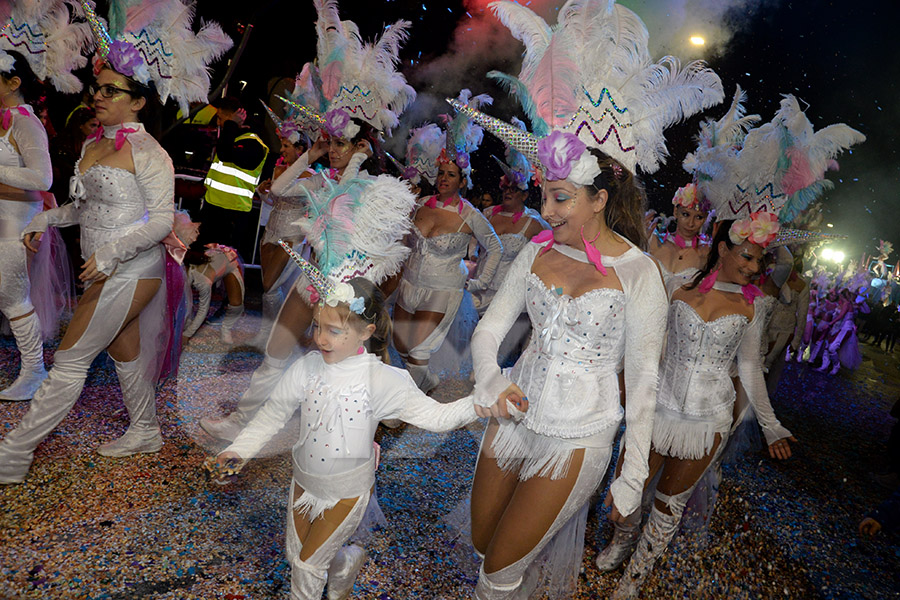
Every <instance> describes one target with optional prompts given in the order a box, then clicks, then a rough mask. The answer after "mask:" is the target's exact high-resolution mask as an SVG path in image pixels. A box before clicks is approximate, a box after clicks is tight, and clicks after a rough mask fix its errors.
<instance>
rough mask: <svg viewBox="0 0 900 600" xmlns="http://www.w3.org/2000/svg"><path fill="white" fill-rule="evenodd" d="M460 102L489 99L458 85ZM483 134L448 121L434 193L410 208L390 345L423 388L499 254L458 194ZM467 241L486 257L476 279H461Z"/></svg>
mask: <svg viewBox="0 0 900 600" xmlns="http://www.w3.org/2000/svg"><path fill="white" fill-rule="evenodd" d="M459 100H460V101H461V102H462V103H463V104H465V103H467V102H472V104H473V106H475V107H478V106H480V105H482V104H490V103H491V98H490V96H487V95H484V94H482V95H480V96H474V97H473V96H472V94H471V92H470V91H469V90H462V91H461V92H460V94H459ZM483 135H484V133H483V130H482V128H481V127H480V126H478V125H477V124H476V123H474V122H473V121H471V120H470V119H469V118H468V117H466V116H464V115H456V116H455V117H453V118H452V119H450V120H449V122H448V123H447V127H446V137H445V140H446V144H445V147H444V150H443V151H442V152H441V155H440V156H439V157H438V160H437V163H438V174H437V179H436V182H437V194H435V195H434V196H431V197H430V198H423V199H421V201H420V203H419V206H418V207H417V209H416V214H415V217H414V219H413V225H414V227H413V235H412V237H413V242H412V245H413V246H414V248H413V252H412V254H411V255H410V257H409V261H408V262H407V264H406V266H405V267H404V269H403V278H402V279H401V280H400V285H399V287H398V289H397V303H396V305H395V306H394V347H395V348H396V349H397V352H398V353H399V354H400V356H401V357H403V360H404V361H405V362H406V369H407V370H408V371H409V373H410V375H412V378H413V381H415V382H416V383H417V384H418V385H419V387H420V388H421V389H422V390H423V391H425V392H427V391H430V390H431V389H432V388H434V386H436V385H437V384H438V382H439V378H438V376H437V375H435V373H434V372H432V371H431V370H430V369H429V368H428V364H429V361H430V359H431V355H432V354H434V353H435V352H436V351H437V350H438V349H439V348H440V347H441V344H442V343H443V341H444V338H445V337H446V336H447V333H448V331H449V330H450V326H451V325H452V323H453V321H454V319H455V318H456V313H457V310H459V307H460V303H461V302H462V300H463V294H464V293H465V291H466V290H469V291H470V292H473V293H474V292H476V291H479V290H484V289H486V288H487V287H488V286H489V284H490V282H491V280H492V278H493V277H494V273H495V272H496V270H497V266H498V265H499V263H500V259H501V256H502V253H503V246H502V244H501V243H500V239H499V238H498V237H497V234H496V233H495V232H494V229H493V227H491V224H490V223H489V222H488V220H487V219H486V218H485V216H484V215H483V214H481V213H480V212H479V211H478V210H477V209H475V207H474V206H472V205H471V204H470V203H469V201H467V200H466V199H464V198H463V197H462V196H461V195H460V194H461V192H462V191H463V190H466V189H469V188H471V187H472V179H471V172H472V165H471V161H470V155H471V153H472V152H474V151H475V150H477V149H478V146H479V145H480V144H481V140H482V137H483ZM473 238H474V239H476V240H477V241H478V243H479V244H481V245H482V246H483V247H484V248H486V253H487V254H486V256H485V263H484V266H483V268H482V270H481V273H480V274H479V276H478V277H477V278H475V279H469V280H468V281H467V280H466V277H467V275H468V271H467V269H466V267H465V265H464V264H463V259H464V258H465V257H466V254H467V253H468V249H469V242H470V241H471V240H472V239H473Z"/></svg>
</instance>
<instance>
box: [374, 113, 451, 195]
mask: <svg viewBox="0 0 900 600" xmlns="http://www.w3.org/2000/svg"><path fill="white" fill-rule="evenodd" d="M444 143H445V135H444V132H443V131H441V128H440V127H439V126H438V125H435V124H434V123H426V124H425V125H422V126H421V127H416V128H415V129H412V130H411V131H410V132H409V140H407V142H406V164H405V165H404V164H402V163H400V162H399V161H396V164H397V168H398V169H400V172H401V174H402V176H403V178H404V179H406V180H407V181H409V182H410V183H412V184H413V185H418V184H419V182H420V181H421V180H422V179H423V178H424V179H425V181H427V182H428V183H430V184H431V185H434V182H435V180H436V179H437V174H438V162H437V161H438V157H439V156H440V154H441V152H442V151H443V150H444ZM388 156H390V155H388ZM391 158H392V159H393V157H391ZM394 160H396V159H394Z"/></svg>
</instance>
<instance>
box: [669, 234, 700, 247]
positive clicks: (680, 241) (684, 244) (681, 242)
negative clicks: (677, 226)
mask: <svg viewBox="0 0 900 600" xmlns="http://www.w3.org/2000/svg"><path fill="white" fill-rule="evenodd" d="M698 237H699V236H696V235H695V236H694V237H693V239H692V240H691V248H696V247H697V243H698V242H699V240H698V239H697V238H698ZM674 241H675V245H676V246H678V247H679V248H681V249H682V250H684V249H685V248H687V242H686V241H684V238H683V237H681V234H680V233H678V232H677V231H676V232H675V238H674Z"/></svg>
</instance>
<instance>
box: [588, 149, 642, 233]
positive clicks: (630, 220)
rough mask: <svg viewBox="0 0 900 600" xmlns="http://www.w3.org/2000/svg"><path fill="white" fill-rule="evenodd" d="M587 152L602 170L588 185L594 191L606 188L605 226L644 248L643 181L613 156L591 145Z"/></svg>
mask: <svg viewBox="0 0 900 600" xmlns="http://www.w3.org/2000/svg"><path fill="white" fill-rule="evenodd" d="M590 153H591V154H592V155H593V156H595V157H596V158H597V162H598V163H599V164H600V169H601V171H600V174H599V175H597V177H596V178H595V179H594V182H593V184H591V187H592V188H593V189H594V193H595V194H596V193H597V192H598V191H600V190H606V193H607V194H608V195H609V199H608V200H607V202H606V209H605V211H604V214H605V219H606V226H607V227H609V228H610V229H612V230H613V231H615V232H616V233H618V234H619V235H622V236H624V237H626V238H628V239H629V240H630V241H631V243H633V244H634V245H635V246H637V247H638V248H640V249H641V250H646V249H647V232H646V230H645V229H644V212H645V211H646V206H647V195H646V193H645V192H644V186H643V184H642V183H641V181H640V180H639V179H638V178H637V177H636V176H635V175H634V174H632V173H631V171H629V170H628V169H626V168H625V167H624V166H622V164H621V163H620V162H619V161H617V160H616V159H614V158H612V157H610V156H607V155H606V154H605V153H603V152H601V151H600V150H597V149H596V148H591V149H590Z"/></svg>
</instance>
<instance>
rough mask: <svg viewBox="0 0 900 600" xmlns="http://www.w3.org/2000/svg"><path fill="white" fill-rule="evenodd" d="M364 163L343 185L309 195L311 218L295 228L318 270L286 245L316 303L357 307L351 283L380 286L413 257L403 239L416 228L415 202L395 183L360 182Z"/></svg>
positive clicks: (384, 179)
mask: <svg viewBox="0 0 900 600" xmlns="http://www.w3.org/2000/svg"><path fill="white" fill-rule="evenodd" d="M364 158H365V156H363V155H361V154H359V155H355V156H354V157H353V158H352V159H351V161H350V164H349V165H348V166H347V168H346V169H345V171H344V175H343V176H342V177H341V180H340V182H338V183H334V182H332V181H326V182H325V186H324V187H323V188H320V189H319V190H317V191H314V192H310V191H308V190H307V195H308V197H309V205H308V206H309V214H308V216H306V217H304V218H302V219H300V220H298V221H297V222H296V223H295V224H296V225H298V226H299V227H300V228H301V229H302V230H303V231H304V232H305V233H306V239H307V240H309V242H310V244H311V245H312V247H313V248H314V249H315V251H316V257H317V258H318V262H319V266H318V268H316V267H314V266H312V265H311V264H309V263H308V262H307V261H305V260H303V259H302V257H300V256H299V255H298V254H296V253H295V252H293V251H292V250H291V249H290V247H289V246H288V245H286V244H282V247H284V248H285V250H286V251H287V252H288V253H289V254H290V255H291V256H292V257H293V259H294V260H295V261H296V262H297V264H299V265H300V267H301V268H302V269H303V270H304V272H305V273H306V274H307V276H308V277H309V279H310V282H311V284H312V286H313V288H314V291H315V292H316V294H313V296H312V299H313V301H314V302H317V301H322V302H325V303H328V304H330V305H331V306H334V305H336V303H337V302H353V301H354V298H353V295H352V289H350V297H349V298H348V297H347V293H348V288H350V286H349V285H348V284H346V282H347V281H349V280H350V279H353V278H354V277H365V278H366V279H368V280H369V281H371V282H373V283H375V284H376V285H377V284H379V283H381V282H382V281H384V280H385V279H387V278H388V277H390V276H391V275H393V274H394V273H396V272H397V271H399V270H400V267H401V266H402V265H403V263H404V262H405V261H406V258H407V256H409V252H410V249H409V248H408V247H407V246H406V245H404V244H403V238H404V236H405V235H406V234H407V233H409V231H410V228H411V227H412V221H411V220H410V215H411V214H412V210H413V209H414V208H415V204H416V198H415V196H414V195H413V194H412V192H410V190H409V187H408V186H407V185H406V184H405V183H403V182H402V181H399V180H398V179H396V178H394V177H389V176H387V175H381V176H379V177H377V178H375V179H362V178H359V177H357V173H358V170H359V166H360V164H361V163H362V159H364ZM342 284H343V285H342ZM352 308H353V306H352V305H351V309H352Z"/></svg>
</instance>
